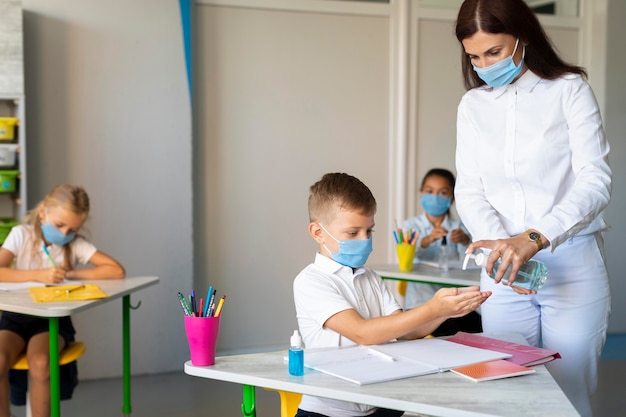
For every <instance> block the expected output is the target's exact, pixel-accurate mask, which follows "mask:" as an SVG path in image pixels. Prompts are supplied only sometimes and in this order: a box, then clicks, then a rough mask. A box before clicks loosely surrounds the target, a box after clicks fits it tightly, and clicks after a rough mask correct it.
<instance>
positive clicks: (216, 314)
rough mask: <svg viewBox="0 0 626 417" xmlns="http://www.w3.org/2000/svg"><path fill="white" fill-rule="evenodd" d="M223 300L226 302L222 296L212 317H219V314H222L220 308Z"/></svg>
mask: <svg viewBox="0 0 626 417" xmlns="http://www.w3.org/2000/svg"><path fill="white" fill-rule="evenodd" d="M224 300H226V296H225V295H222V298H220V302H219V304H218V305H217V308H216V309H215V314H214V315H213V317H219V316H220V313H221V312H222V306H223V305H224Z"/></svg>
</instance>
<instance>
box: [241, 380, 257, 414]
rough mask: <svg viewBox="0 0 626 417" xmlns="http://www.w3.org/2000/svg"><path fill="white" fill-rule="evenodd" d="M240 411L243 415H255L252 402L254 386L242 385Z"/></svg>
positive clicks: (254, 407)
mask: <svg viewBox="0 0 626 417" xmlns="http://www.w3.org/2000/svg"><path fill="white" fill-rule="evenodd" d="M241 412H242V413H243V415H244V417H256V406H255V404H254V386H252V385H244V386H243V404H241Z"/></svg>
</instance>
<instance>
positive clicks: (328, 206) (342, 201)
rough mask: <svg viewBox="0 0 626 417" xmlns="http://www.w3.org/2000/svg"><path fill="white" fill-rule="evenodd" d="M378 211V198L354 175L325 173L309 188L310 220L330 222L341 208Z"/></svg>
mask: <svg viewBox="0 0 626 417" xmlns="http://www.w3.org/2000/svg"><path fill="white" fill-rule="evenodd" d="M341 209H343V210H350V211H358V212H360V213H361V214H364V215H374V214H375V213H376V199H375V198H374V195H373V194H372V192H371V191H370V189H369V188H367V186H366V185H365V184H363V183H362V182H361V181H360V180H359V179H358V178H356V177H353V176H352V175H348V174H344V173H339V172H334V173H328V174H325V175H324V176H323V177H322V179H320V180H319V181H318V182H316V183H315V184H313V185H312V186H311V188H310V190H309V220H310V221H311V222H325V223H330V222H331V221H333V220H334V218H335V215H336V214H337V212H338V211H339V210H341Z"/></svg>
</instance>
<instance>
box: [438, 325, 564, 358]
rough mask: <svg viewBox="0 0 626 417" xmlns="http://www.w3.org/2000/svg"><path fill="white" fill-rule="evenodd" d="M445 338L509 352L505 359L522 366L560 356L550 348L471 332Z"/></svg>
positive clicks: (463, 343) (450, 340) (468, 344)
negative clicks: (509, 355)
mask: <svg viewBox="0 0 626 417" xmlns="http://www.w3.org/2000/svg"><path fill="white" fill-rule="evenodd" d="M446 340H448V341H449V342H455V343H459V344H461V345H465V346H472V347H477V348H482V349H487V350H495V351H496V352H502V353H509V354H511V355H513V356H512V357H510V358H507V359H506V360H507V361H509V362H513V363H516V364H518V365H523V366H535V365H542V364H544V363H548V362H550V361H553V360H555V359H558V358H560V357H561V355H559V353H558V352H554V351H551V350H547V349H542V348H538V347H534V346H528V345H521V344H519V343H513V342H506V341H504V340H498V339H491V338H489V337H485V336H481V335H478V334H473V333H465V332H458V333H457V334H455V335H454V336H452V337H450V338H448V339H446Z"/></svg>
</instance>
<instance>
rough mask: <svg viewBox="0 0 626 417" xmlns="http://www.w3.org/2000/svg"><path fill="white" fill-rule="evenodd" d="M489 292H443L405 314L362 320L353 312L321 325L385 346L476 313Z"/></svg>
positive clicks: (474, 289)
mask: <svg viewBox="0 0 626 417" xmlns="http://www.w3.org/2000/svg"><path fill="white" fill-rule="evenodd" d="M490 295H491V292H488V291H487V292H480V291H479V289H478V287H465V288H442V289H440V290H439V291H437V293H436V294H435V295H434V296H433V298H431V299H430V300H429V301H428V302H426V303H424V304H422V305H420V306H418V307H416V308H413V309H411V310H408V311H401V310H397V311H394V312H393V313H392V314H391V315H388V316H381V317H376V318H373V319H364V318H363V317H361V315H359V314H358V313H357V312H356V311H355V310H354V309H347V310H343V311H340V312H339V313H336V314H334V315H333V316H331V317H330V318H329V319H328V320H326V322H325V323H324V326H325V327H328V328H330V329H332V330H334V331H335V332H337V333H339V334H341V335H343V336H345V337H347V338H348V339H350V340H352V341H353V342H355V343H358V344H360V345H375V344H380V343H386V342H388V341H390V340H392V339H398V338H403V339H415V338H419V337H424V336H427V335H428V334H430V333H431V332H432V331H433V330H435V329H436V328H437V327H438V326H439V325H440V324H441V323H443V322H444V321H445V320H446V319H448V318H450V317H461V316H464V315H466V314H468V313H470V312H472V311H474V310H475V309H477V308H478V307H479V306H480V305H481V304H482V303H483V302H484V301H485V300H486V299H487V298H488V297H489V296H490Z"/></svg>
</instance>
